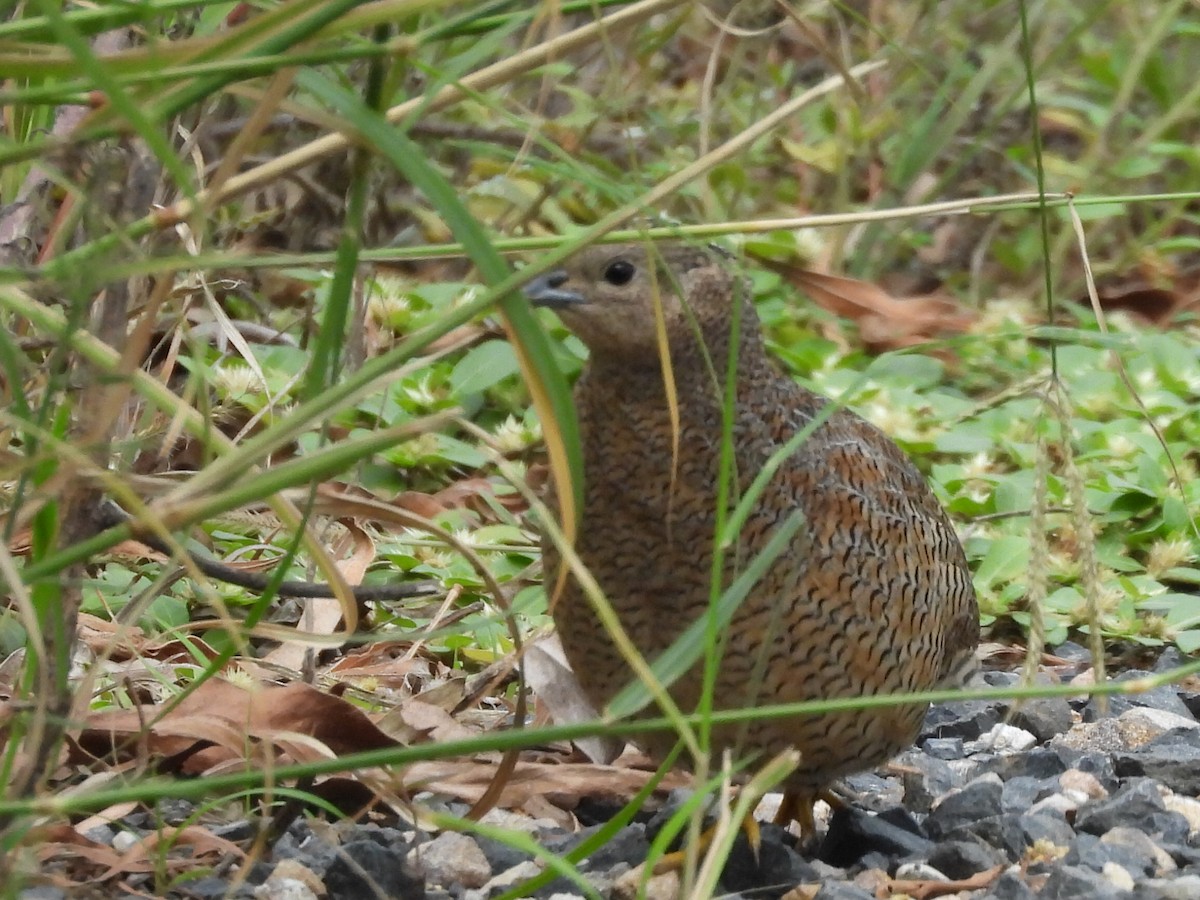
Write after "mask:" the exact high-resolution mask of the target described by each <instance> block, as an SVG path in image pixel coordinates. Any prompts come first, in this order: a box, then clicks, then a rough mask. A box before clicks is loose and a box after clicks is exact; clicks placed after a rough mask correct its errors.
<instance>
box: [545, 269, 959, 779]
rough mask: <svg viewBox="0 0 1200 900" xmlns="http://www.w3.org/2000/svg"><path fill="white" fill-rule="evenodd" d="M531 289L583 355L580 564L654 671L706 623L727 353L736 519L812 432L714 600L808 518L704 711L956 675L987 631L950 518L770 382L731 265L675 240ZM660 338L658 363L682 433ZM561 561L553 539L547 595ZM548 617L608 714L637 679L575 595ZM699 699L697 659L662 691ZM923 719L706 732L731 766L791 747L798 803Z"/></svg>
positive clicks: (895, 455)
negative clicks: (778, 536) (754, 488)
mask: <svg viewBox="0 0 1200 900" xmlns="http://www.w3.org/2000/svg"><path fill="white" fill-rule="evenodd" d="M527 293H528V294H529V296H530V298H531V299H532V300H533V301H534V302H535V303H537V304H540V305H544V306H551V307H554V308H556V309H557V310H558V311H559V313H560V315H561V316H562V318H563V320H564V322H566V324H567V326H568V327H570V328H571V329H572V330H573V331H574V332H575V333H576V334H577V335H578V336H579V337H580V338H581V339H582V340H583V341H584V343H585V344H587V346H588V348H589V350H590V353H591V358H590V360H589V363H588V365H587V367H586V369H585V371H584V373H583V375H582V376H581V377H580V379H579V382H578V384H577V386H576V389H575V399H576V403H577V407H578V413H579V420H580V428H581V439H582V445H583V462H584V502H583V510H582V517H581V522H580V527H579V536H578V539H577V541H576V551H577V552H578V554H579V557H580V559H581V560H582V562H583V563H584V564H585V565H586V566H587V568H588V569H589V570H590V571H591V573H592V575H593V576H594V577H595V579H596V580H597V582H598V583H599V585H600V587H601V588H602V589H603V591H604V592H605V594H606V596H607V597H608V599H609V601H610V602H611V603H612V605H613V607H614V609H615V610H616V612H617V614H618V616H619V617H620V619H621V622H622V624H623V626H624V629H625V631H626V632H627V633H628V634H629V636H630V637H631V638H632V640H633V642H634V643H635V644H636V646H637V648H638V649H639V651H640V652H641V653H642V654H643V655H644V656H645V657H646V658H647V659H650V660H653V659H654V658H656V657H657V656H658V655H659V654H660V653H662V651H664V650H665V649H667V647H669V646H670V645H671V643H672V642H673V641H674V640H675V639H676V638H678V637H679V636H680V634H681V632H682V631H683V630H684V629H685V628H686V627H687V626H688V625H689V624H690V623H691V622H693V621H695V620H697V619H699V618H700V617H702V616H704V615H705V614H706V612H707V610H708V608H709V602H710V597H711V596H712V590H711V581H712V568H713V565H712V564H713V558H714V549H713V548H714V537H715V528H716V524H717V503H718V488H717V485H718V481H719V477H720V467H721V452H722V450H721V447H722V429H723V425H722V415H723V412H722V409H723V405H722V394H723V392H724V381H725V379H724V375H725V373H726V372H727V371H728V368H727V367H728V364H729V358H730V353H733V354H734V355H735V357H736V363H735V365H736V369H735V371H736V378H735V380H736V385H735V389H734V396H735V402H734V405H733V411H732V421H731V423H730V425H731V427H730V430H729V433H730V435H731V440H732V451H733V452H732V457H733V471H734V473H735V477H734V478H733V488H734V489H733V491H732V492H731V497H730V499H729V502H728V509H729V510H731V509H732V508H733V506H734V504H735V503H736V500H737V495H738V494H742V493H744V492H746V491H748V490H750V487H751V483H752V482H753V481H754V479H755V477H756V476H758V475H759V473H760V472H761V471H763V468H764V466H766V465H767V464H768V462H769V461H770V460H771V457H772V455H773V454H775V453H776V451H778V450H780V448H782V447H784V446H785V445H786V444H787V443H788V442H789V441H790V440H792V439H793V438H794V437H796V436H797V435H798V434H800V433H802V432H804V431H805V430H808V432H809V433H808V434H807V437H805V438H803V439H802V440H800V441H799V443H798V446H797V447H796V449H795V450H794V452H791V453H790V455H788V456H787V457H786V458H785V459H784V460H783V461H782V464H781V465H779V467H778V469H777V471H776V472H775V474H774V475H773V477H771V479H770V480H769V481H768V482H767V484H766V487H765V489H764V490H762V492H761V494H760V495H759V496H758V497H757V499H756V500H755V501H754V502H753V505H752V509H751V513H750V515H749V517H748V518H747V519H746V522H745V524H744V526H743V527H742V528H741V530H740V533H739V535H738V537H737V540H736V543H735V544H734V545H733V546H732V547H730V548H729V550H728V552H727V553H726V556H725V562H724V565H723V569H724V571H723V572H722V573H721V574H722V577H723V579H724V584H725V585H728V584H729V583H730V582H732V580H733V579H734V578H735V577H736V576H737V575H738V573H739V572H742V571H744V570H745V568H746V566H747V565H748V563H749V562H750V561H751V560H753V559H754V558H755V557H756V556H757V555H758V554H759V553H760V552H761V551H762V549H763V547H764V546H765V545H766V543H767V542H768V540H770V538H771V536H772V534H773V533H774V531H775V529H777V528H778V527H780V525H781V523H783V522H785V521H787V520H788V519H789V517H791V516H792V515H793V513H796V512H797V511H798V512H800V513H801V514H802V515H803V524H802V525H801V527H800V528H799V530H798V531H797V536H796V537H795V538H794V539H793V541H792V544H791V546H790V547H789V549H788V550H787V551H785V552H784V553H782V554H780V555H779V556H777V557H776V558H775V559H774V561H773V562H772V563H771V564H770V565H769V567H768V568H767V570H766V571H765V573H764V575H763V576H762V577H761V578H760V579H759V580H758V581H757V582H756V583H755V585H754V587H753V588H752V589H751V590H750V592H749V594H748V595H747V596H746V597H745V599H744V600H743V601H742V602H741V603H740V605H739V606H738V608H737V610H736V611H735V612H734V614H733V616H732V618H731V619H730V620H729V623H728V626H727V628H726V629H725V632H724V637H725V643H724V647H723V651H722V652H723V656H722V658H721V664H720V666H719V668H718V670H717V677H716V684H715V690H714V707H715V708H717V709H739V708H745V707H749V706H764V705H768V704H779V703H792V702H798V701H807V700H823V699H832V698H845V697H859V696H863V695H877V694H893V693H907V692H913V691H922V690H929V689H932V688H936V687H939V686H941V685H945V684H950V683H955V682H957V681H958V680H960V678H961V676H962V674H963V673H964V672H965V671H966V670H968V669H969V667H970V663H971V661H972V659H973V651H974V649H975V647H976V644H977V643H978V639H979V615H978V609H977V605H976V600H975V593H974V590H973V588H972V585H971V577H970V573H969V571H968V568H967V563H966V559H965V557H964V555H963V551H962V547H961V545H960V543H959V541H958V538H957V536H956V535H955V533H954V529H953V526H952V525H951V523H950V521H949V519H948V517H947V516H946V514H945V512H944V510H943V509H942V508H941V506H940V505H939V504H938V502H937V500H936V499H935V497H934V495H933V493H932V492H931V490H930V489H929V487H928V485H927V484H926V482H925V480H924V478H923V477H922V476H921V474H920V472H918V471H917V469H916V468H915V467H914V466H913V464H912V462H911V461H910V460H909V459H908V458H907V457H906V456H905V455H904V454H903V452H901V451H900V449H899V448H898V447H896V445H895V444H894V443H892V441H891V440H889V439H888V438H887V437H886V436H885V435H884V434H883V433H882V432H881V431H879V430H878V429H877V428H875V427H874V426H872V425H870V424H868V423H867V422H865V421H864V420H863V419H861V418H859V417H858V416H857V415H855V414H853V413H851V412H849V411H847V410H845V409H835V408H834V407H833V406H831V404H830V401H828V400H826V399H825V398H823V397H821V396H819V395H817V394H814V393H813V392H811V391H809V390H806V389H804V388H803V387H801V386H800V385H798V384H797V383H795V382H794V381H792V380H791V379H790V378H787V377H785V376H783V375H781V374H780V373H779V372H778V371H776V369H775V368H774V366H773V365H772V363H771V361H770V360H769V358H768V357H767V354H766V352H765V348H764V346H763V340H762V335H761V331H760V327H759V323H758V320H757V318H756V316H755V312H754V308H753V306H752V305H751V303H750V300H749V290H748V287H747V286H746V285H745V284H744V282H742V281H741V280H740V279H739V278H738V277H737V276H735V275H734V274H732V273H731V271H730V270H729V268H728V266H727V265H726V262H725V261H724V260H723V259H721V258H719V257H718V256H717V255H716V254H715V253H713V252H710V251H708V250H700V249H695V248H691V247H685V246H682V245H667V246H659V247H657V248H647V247H642V246H608V247H594V248H591V249H588V250H585V251H583V252H582V253H580V254H579V255H577V256H576V257H574V258H573V259H572V260H570V261H569V262H568V264H567V265H566V267H565V268H563V269H562V270H559V271H556V272H552V273H549V274H548V275H545V276H543V277H541V278H539V279H537V280H536V281H535V282H534V283H532V284H531V285H530V286H529V287H528V288H527ZM681 298H682V300H681ZM735 323H736V324H735ZM734 335H736V339H735V337H734ZM661 341H665V345H666V346H667V347H669V350H670V352H669V359H670V370H671V375H672V379H673V383H674V395H675V397H676V398H677V404H678V423H677V426H676V424H675V423H674V422H673V421H672V415H671V413H670V404H669V402H668V389H667V387H666V385H667V384H668V381H667V380H666V379H665V378H664V365H663V362H662V356H661V353H660V346H661V343H660V342H661ZM559 564H560V556H559V553H558V551H557V549H556V547H555V546H554V545H553V543H550V542H547V543H546V545H545V565H546V572H547V579H548V583H550V582H551V581H552V579H553V573H554V572H555V571H556V570H557V568H558V566H559ZM553 612H554V619H555V622H556V624H557V627H558V630H559V633H560V636H561V638H562V643H563V647H564V648H565V650H566V653H567V657H568V659H569V660H570V662H571V665H572V667H573V668H574V670H575V672H576V674H577V676H578V677H579V680H580V683H581V685H582V686H583V688H584V690H585V691H586V693H587V694H588V695H589V696H590V698H591V699H592V701H593V702H594V703H595V704H596V705H597V706H598V707H603V706H604V705H605V704H606V703H607V702H608V701H609V700H611V699H612V698H613V696H615V694H616V693H617V692H618V691H619V690H620V689H621V688H623V687H625V686H626V685H627V684H628V683H629V682H630V681H631V679H632V675H631V673H630V670H629V667H628V665H627V663H626V662H625V660H624V659H623V658H622V656H621V655H620V653H619V652H618V651H617V649H616V647H615V645H614V644H613V642H612V640H611V639H610V638H609V636H608V634H607V633H606V632H605V630H604V629H603V628H602V626H601V624H600V622H599V620H598V619H597V618H596V616H595V614H594V613H593V611H592V607H591V605H590V604H589V602H588V600H587V599H586V597H585V595H584V594H583V592H582V590H581V589H580V587H579V586H578V584H576V583H575V581H574V579H568V582H567V584H566V587H565V590H564V592H563V593H562V595H561V597H559V598H558V602H557V604H556V606H555V607H554V611H553ZM701 689H702V667H701V664H700V663H697V664H696V666H694V667H693V668H692V669H691V670H690V671H689V672H687V673H686V674H684V675H683V676H681V677H680V678H679V679H678V680H677V681H676V682H675V683H674V684H673V686H672V687H671V693H672V696H673V698H674V699H675V700H676V702H677V703H678V704H679V705H680V707H681V708H682V709H683V710H684V711H690V710H692V709H694V708H695V706H696V704H697V702H698V700H699V698H700V695H701ZM925 708H926V707H925V705H924V704H915V703H914V704H908V705H903V706H891V707H885V708H876V709H865V710H858V711H851V712H839V713H831V714H822V715H810V716H805V717H792V718H786V719H777V718H776V719H769V720H762V721H756V722H754V723H753V724H751V725H749V726H739V727H733V726H730V727H728V728H725V729H723V730H719V731H717V732H716V733H715V736H714V746H715V748H716V749H718V750H721V749H726V748H728V749H732V750H733V751H735V752H737V753H742V754H744V753H748V752H755V751H757V752H761V753H765V754H774V753H777V752H780V751H782V750H784V749H786V748H788V747H794V748H796V749H798V750H799V751H800V754H801V756H800V764H799V768H798V769H797V770H796V771H795V772H794V773H793V775H791V776H790V778H789V780H788V782H787V787H788V788H789V789H790V790H792V791H793V792H801V793H812V792H815V791H819V790H821V789H823V788H824V787H826V786H827V785H828V784H829V783H830V782H831V781H832V780H834V779H836V778H837V777H839V776H841V775H845V774H849V773H851V772H855V771H860V770H863V769H867V768H870V767H872V766H875V765H878V764H879V763H881V762H884V761H886V760H887V759H888V758H890V757H891V756H893V755H895V754H896V753H897V752H899V751H900V750H902V749H903V748H905V747H906V746H908V745H909V744H910V743H911V742H912V741H913V739H914V738H915V737H916V735H917V732H918V730H919V727H920V724H921V720H922V717H923V715H924V712H925ZM674 739H675V738H674V736H673V735H671V734H664V733H660V734H658V735H648V736H647V737H646V740H645V741H643V743H644V744H645V746H646V748H647V749H648V750H649V751H650V752H651V753H652V754H655V755H662V754H663V753H665V752H666V751H667V749H669V747H670V746H671V744H672V743H673V742H674Z"/></svg>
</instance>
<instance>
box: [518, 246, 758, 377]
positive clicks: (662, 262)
mask: <svg viewBox="0 0 1200 900" xmlns="http://www.w3.org/2000/svg"><path fill="white" fill-rule="evenodd" d="M722 263H723V261H722V260H721V259H720V258H719V257H718V256H717V254H716V252H714V251H712V250H708V249H703V248H699V247H693V246H688V245H684V244H666V245H663V244H658V245H652V244H648V243H647V244H611V245H607V246H594V247H589V248H587V249H585V250H583V251H581V252H580V253H578V254H576V255H575V256H573V257H571V258H570V259H568V260H567V261H566V263H565V264H564V265H563V267H562V268H561V269H555V270H553V271H550V272H547V273H545V274H544V275H541V276H539V277H538V278H535V279H534V280H533V281H531V282H530V283H529V284H528V285H527V286H526V287H525V294H526V296H528V297H529V299H530V301H531V302H532V303H534V304H535V305H536V306H546V307H550V308H552V309H554V310H556V311H557V312H558V314H559V315H560V316H561V317H562V320H563V322H564V323H565V324H566V325H567V327H568V328H570V329H571V330H572V331H573V332H575V334H577V335H578V336H579V338H580V340H582V341H583V342H584V343H585V344H587V345H588V347H589V349H591V350H592V352H593V354H597V355H602V356H606V357H610V358H612V357H622V358H629V359H637V360H646V359H654V358H656V356H657V353H658V346H659V338H658V335H659V329H658V325H657V316H658V311H659V310H661V315H662V321H663V325H664V326H665V329H666V334H667V339H668V341H669V343H670V345H671V347H672V349H673V350H678V349H682V348H684V347H688V346H693V345H694V344H695V336H696V334H697V328H698V329H699V332H700V333H702V334H703V335H704V337H705V342H706V343H708V344H709V346H710V348H712V347H713V346H714V345H715V344H719V343H722V342H723V340H727V339H728V334H729V327H730V325H729V323H730V315H731V311H732V304H733V302H734V300H733V297H734V296H735V295H736V296H738V297H739V299H741V300H742V301H743V302H745V298H746V297H747V296H748V292H747V290H746V289H745V286H744V285H743V284H742V283H741V282H740V280H739V279H738V278H737V276H735V275H733V274H732V273H731V272H730V271H729V269H728V268H727V267H726V266H725V265H723V264H722ZM747 308H748V307H747Z"/></svg>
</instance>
